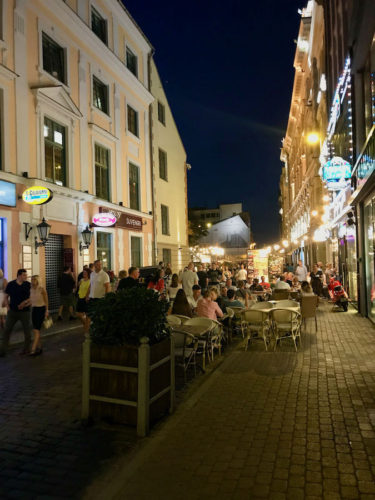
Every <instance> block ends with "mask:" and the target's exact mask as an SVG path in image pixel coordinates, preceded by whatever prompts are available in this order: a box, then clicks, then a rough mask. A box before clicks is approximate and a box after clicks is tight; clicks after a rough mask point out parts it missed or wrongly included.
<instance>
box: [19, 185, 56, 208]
mask: <svg viewBox="0 0 375 500" xmlns="http://www.w3.org/2000/svg"><path fill="white" fill-rule="evenodd" d="M52 198H53V193H52V191H51V190H50V189H48V188H46V187H43V186H32V187H30V188H27V189H25V191H24V192H23V193H22V199H23V201H24V202H25V203H28V204H29V205H44V203H48V202H50V201H51V200H52Z"/></svg>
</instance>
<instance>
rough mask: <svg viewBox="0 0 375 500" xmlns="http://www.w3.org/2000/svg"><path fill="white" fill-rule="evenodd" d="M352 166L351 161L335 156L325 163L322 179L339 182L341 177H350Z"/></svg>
mask: <svg viewBox="0 0 375 500" xmlns="http://www.w3.org/2000/svg"><path fill="white" fill-rule="evenodd" d="M351 176H352V167H351V165H350V163H349V162H348V161H346V160H344V159H343V158H341V157H339V156H334V157H333V158H332V160H329V161H327V163H325V164H324V166H323V170H322V179H323V181H326V182H337V181H339V180H340V179H350V178H351Z"/></svg>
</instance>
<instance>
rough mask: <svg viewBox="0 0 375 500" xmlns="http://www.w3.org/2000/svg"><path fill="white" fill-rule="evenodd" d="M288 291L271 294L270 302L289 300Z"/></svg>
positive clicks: (277, 291)
mask: <svg viewBox="0 0 375 500" xmlns="http://www.w3.org/2000/svg"><path fill="white" fill-rule="evenodd" d="M289 293H290V292H289V290H276V289H274V290H273V292H272V300H287V299H289Z"/></svg>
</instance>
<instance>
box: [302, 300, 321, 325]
mask: <svg viewBox="0 0 375 500" xmlns="http://www.w3.org/2000/svg"><path fill="white" fill-rule="evenodd" d="M318 300H319V297H318V296H315V297H312V296H311V297H302V298H301V316H302V320H303V323H304V325H305V331H306V319H308V318H315V332H317V331H318V322H317V319H316V308H317V307H318Z"/></svg>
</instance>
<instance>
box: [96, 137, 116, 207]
mask: <svg viewBox="0 0 375 500" xmlns="http://www.w3.org/2000/svg"><path fill="white" fill-rule="evenodd" d="M96 146H97V147H98V148H101V149H103V150H105V151H106V152H107V162H108V164H107V185H108V198H103V197H101V196H99V195H98V194H97V193H98V191H97V183H96V167H97V161H96ZM93 160H94V176H93V179H94V193H95V197H96V198H99V199H100V200H106V201H111V199H112V189H111V149H110V148H108V147H107V146H105V145H104V144H101V143H100V142H98V141H96V140H95V139H94V151H93ZM98 166H100V167H102V165H99V164H98Z"/></svg>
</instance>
